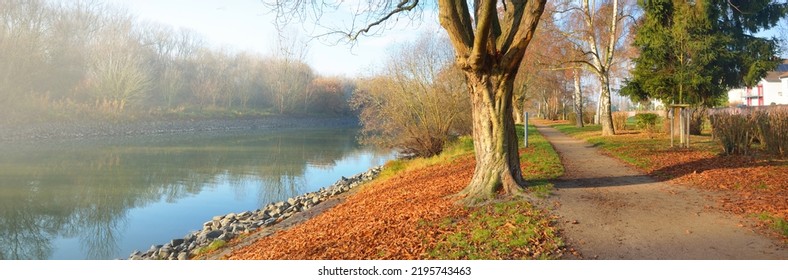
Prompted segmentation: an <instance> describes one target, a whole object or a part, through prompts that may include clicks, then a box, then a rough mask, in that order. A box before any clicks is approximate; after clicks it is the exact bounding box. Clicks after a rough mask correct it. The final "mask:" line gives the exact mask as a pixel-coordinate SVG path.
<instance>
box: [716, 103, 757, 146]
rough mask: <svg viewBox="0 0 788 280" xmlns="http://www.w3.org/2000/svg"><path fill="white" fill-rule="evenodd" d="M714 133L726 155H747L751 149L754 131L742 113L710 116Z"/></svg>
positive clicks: (720, 113)
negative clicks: (752, 132) (751, 138)
mask: <svg viewBox="0 0 788 280" xmlns="http://www.w3.org/2000/svg"><path fill="white" fill-rule="evenodd" d="M709 120H710V121H711V126H712V131H713V133H714V136H715V137H717V138H718V139H719V140H720V142H721V143H722V148H723V150H725V153H726V154H737V153H742V154H746V153H747V152H748V151H749V149H750V144H751V142H750V137H749V136H750V133H751V131H752V129H751V126H750V124H749V122H748V121H747V118H746V116H745V115H744V114H742V113H740V112H718V113H715V114H711V115H709Z"/></svg>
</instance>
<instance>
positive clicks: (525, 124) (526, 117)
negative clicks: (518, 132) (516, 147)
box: [523, 112, 528, 148]
mask: <svg viewBox="0 0 788 280" xmlns="http://www.w3.org/2000/svg"><path fill="white" fill-rule="evenodd" d="M523 137H524V138H523V144H524V145H525V147H526V148H528V112H525V122H524V123H523Z"/></svg>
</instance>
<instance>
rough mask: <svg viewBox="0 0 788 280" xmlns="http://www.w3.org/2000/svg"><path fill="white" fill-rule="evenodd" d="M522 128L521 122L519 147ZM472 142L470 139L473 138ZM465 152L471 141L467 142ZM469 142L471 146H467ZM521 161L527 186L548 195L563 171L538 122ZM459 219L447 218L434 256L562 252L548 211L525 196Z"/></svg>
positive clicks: (549, 255)
mask: <svg viewBox="0 0 788 280" xmlns="http://www.w3.org/2000/svg"><path fill="white" fill-rule="evenodd" d="M523 132H524V131H523V127H522V126H517V135H518V140H519V145H520V147H523V138H522V136H523ZM471 144H472V143H471ZM463 147H465V148H466V150H464V151H466V152H470V151H472V145H468V144H467V143H465V144H464V145H463ZM468 147H470V148H471V149H470V151H468V150H467V148H468ZM520 164H521V166H522V169H523V176H524V177H525V179H526V181H527V183H528V186H527V187H528V190H529V192H530V193H531V194H533V195H534V196H536V197H547V196H548V195H549V194H550V192H551V191H552V188H553V184H552V183H550V182H549V180H551V179H555V178H557V177H559V176H561V175H562V174H563V173H564V168H563V166H562V165H561V160H560V158H559V156H558V153H556V151H555V150H554V149H553V147H552V145H550V143H549V142H548V141H547V140H546V139H545V138H544V137H542V135H541V134H539V133H538V132H537V131H536V128H535V127H534V126H529V127H528V148H521V149H520ZM469 210H470V214H469V215H468V216H467V217H465V218H463V219H459V220H456V221H455V220H450V219H447V220H444V221H442V222H441V223H440V225H439V228H440V229H441V231H446V232H450V233H449V234H446V235H444V236H443V237H442V240H441V241H440V242H438V243H437V245H436V246H435V247H434V248H432V249H431V250H430V251H429V256H430V257H431V258H434V259H555V258H558V257H560V251H561V248H562V247H563V245H564V244H563V241H562V240H561V238H560V237H559V236H558V234H557V230H556V229H554V228H553V227H552V223H553V220H552V218H551V217H549V216H548V215H547V214H546V212H545V211H543V210H540V209H538V208H536V207H534V206H533V205H531V204H530V203H529V202H527V201H525V200H519V199H514V200H507V201H496V202H493V203H489V204H487V205H484V206H480V207H475V208H471V209H469Z"/></svg>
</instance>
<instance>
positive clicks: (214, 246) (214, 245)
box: [192, 239, 227, 258]
mask: <svg viewBox="0 0 788 280" xmlns="http://www.w3.org/2000/svg"><path fill="white" fill-rule="evenodd" d="M225 245H227V241H224V240H221V239H217V240H214V241H213V242H211V244H208V246H204V247H201V248H197V251H196V254H195V255H194V256H192V258H197V257H199V256H201V255H205V254H208V253H211V252H213V251H216V250H218V249H219V248H222V247H224V246H225Z"/></svg>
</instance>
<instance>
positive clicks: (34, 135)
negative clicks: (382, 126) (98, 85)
mask: <svg viewBox="0 0 788 280" xmlns="http://www.w3.org/2000/svg"><path fill="white" fill-rule="evenodd" d="M358 126H359V123H358V119H357V118H355V117H286V116H264V117H246V118H237V119H233V118H230V119H174V120H128V121H107V120H104V121H79V122H50V123H38V124H28V125H0V143H1V142H21V141H40V140H54V139H82V138H98V137H120V136H141V135H159V134H177V133H197V132H220V131H234V130H259V129H275V128H308V127H331V128H349V127H358Z"/></svg>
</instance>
